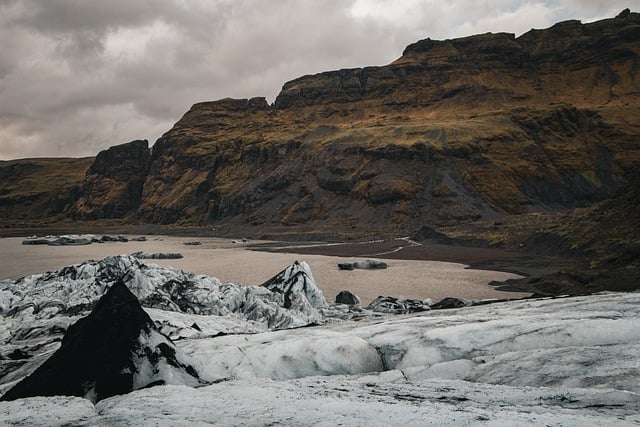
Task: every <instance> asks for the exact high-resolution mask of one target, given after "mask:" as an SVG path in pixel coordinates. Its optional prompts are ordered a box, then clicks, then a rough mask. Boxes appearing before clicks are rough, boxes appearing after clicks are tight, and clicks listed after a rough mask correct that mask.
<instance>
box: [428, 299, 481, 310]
mask: <svg viewBox="0 0 640 427" xmlns="http://www.w3.org/2000/svg"><path fill="white" fill-rule="evenodd" d="M469 305H472V304H471V302H470V301H465V300H463V299H460V298H452V297H447V298H444V299H442V300H441V301H438V302H437V303H435V304H433V305H432V306H431V308H432V309H434V310H438V309H447V308H460V307H466V306H469Z"/></svg>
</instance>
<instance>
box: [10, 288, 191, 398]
mask: <svg viewBox="0 0 640 427" xmlns="http://www.w3.org/2000/svg"><path fill="white" fill-rule="evenodd" d="M154 334H155V336H154ZM152 336H153V339H149V337H152ZM154 341H155V343H154ZM159 363H167V364H168V365H171V366H173V367H175V369H178V370H181V371H183V372H185V373H186V374H187V375H189V376H191V377H192V378H193V380H194V382H198V381H199V379H198V374H197V372H196V371H195V369H194V368H193V367H191V366H189V365H186V364H184V363H183V362H181V361H180V360H178V358H177V357H176V350H175V347H173V345H172V344H171V342H170V341H169V340H168V339H167V338H166V337H164V336H162V335H160V334H159V333H158V332H157V331H156V330H155V326H154V324H153V321H152V320H151V318H149V316H148V315H147V313H146V312H145V311H144V310H143V309H142V307H141V306H140V304H139V302H138V300H137V299H136V297H135V296H134V295H133V294H132V293H131V292H130V291H129V290H128V289H127V287H126V286H125V285H124V283H123V282H121V281H120V282H117V283H115V284H114V285H113V286H112V287H111V288H110V289H109V291H107V293H106V294H105V295H104V296H103V297H102V298H101V299H100V300H99V301H98V303H97V304H96V306H95V308H94V309H93V311H92V312H91V314H89V315H88V316H87V317H85V318H83V319H80V320H79V321H78V322H76V323H75V324H73V325H71V326H70V327H69V329H68V330H67V332H66V334H65V335H64V338H63V340H62V346H61V347H60V349H58V351H56V352H55V353H54V354H53V355H52V356H51V357H50V358H49V359H47V360H46V361H45V362H44V363H43V364H42V365H41V366H40V367H39V368H38V369H37V370H36V371H35V372H33V373H32V374H31V375H29V376H28V377H26V378H25V379H23V380H22V381H21V382H19V383H18V384H17V385H16V386H14V387H13V388H12V389H10V390H9V391H8V392H6V393H5V394H4V395H3V396H2V398H1V399H0V400H15V399H19V398H23V397H31V396H54V395H69V396H82V397H86V398H89V399H90V400H92V401H94V402H95V401H98V400H101V399H104V398H106V397H109V396H113V395H116V394H123V393H128V392H130V391H132V390H134V389H136V388H141V387H144V386H148V385H150V384H159V383H162V382H163V381H162V379H161V378H156V377H154V375H153V374H156V375H157V373H158V369H157V367H158V364H159ZM143 364H146V365H150V369H148V371H150V372H151V373H152V374H151V375H149V374H148V373H146V372H145V373H142V372H140V366H141V365H143ZM154 368H155V369H154Z"/></svg>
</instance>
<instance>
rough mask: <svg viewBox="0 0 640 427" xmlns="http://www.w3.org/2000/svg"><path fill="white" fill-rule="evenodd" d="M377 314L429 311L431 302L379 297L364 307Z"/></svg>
mask: <svg viewBox="0 0 640 427" xmlns="http://www.w3.org/2000/svg"><path fill="white" fill-rule="evenodd" d="M366 308H367V310H371V311H375V312H378V313H390V314H406V313H415V312H420V311H427V310H431V300H424V301H420V300H414V299H406V298H395V297H388V296H386V297H385V296H379V297H377V298H376V299H374V300H373V301H371V303H370V304H369V305H368V306H367V307H366Z"/></svg>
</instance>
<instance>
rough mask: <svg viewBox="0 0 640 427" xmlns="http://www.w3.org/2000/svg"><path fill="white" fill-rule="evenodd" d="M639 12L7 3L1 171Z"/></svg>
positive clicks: (415, 2) (251, 2) (244, 1)
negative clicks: (432, 42)
mask: <svg viewBox="0 0 640 427" xmlns="http://www.w3.org/2000/svg"><path fill="white" fill-rule="evenodd" d="M624 7H631V8H633V9H634V10H638V9H640V0H634V1H624V2H622V1H615V0H610V1H589V0H587V1H583V0H581V1H578V0H565V1H560V0H559V1H550V0H549V1H514V0H491V1H488V0H473V1H472V0H451V1H448V2H442V1H435V0H403V1H395V2H394V1H388V0H217V1H207V0H200V1H196V0H189V1H187V0H153V1H151V0H137V1H132V0H111V1H88V0H41V1H28V0H25V1H15V0H14V1H11V0H9V1H8V0H0V99H1V102H0V159H2V158H12V157H26V156H45V155H46V156H51V155H58V156H59V155H65V156H80V155H94V154H95V153H96V152H97V151H98V150H100V149H103V148H106V147H108V146H110V145H114V144H118V143H122V142H126V141H129V140H132V139H137V138H147V139H150V140H151V141H152V142H153V140H154V139H155V138H157V137H158V136H159V135H161V134H162V133H163V132H165V131H166V130H168V129H169V128H170V127H171V125H172V124H173V123H174V122H175V121H176V120H178V119H179V118H180V116H181V115H182V114H183V113H184V112H185V111H186V110H187V109H188V108H189V107H190V106H191V105H192V104H193V103H195V102H199V101H204V100H213V99H218V98H223V97H227V96H230V97H251V96H266V97H267V98H268V99H269V100H270V101H272V100H273V99H274V98H275V96H276V95H277V93H278V91H279V89H280V87H281V86H282V84H283V83H284V82H285V81H287V80H290V79H292V78H295V77H298V76H300V75H303V74H308V73H316V72H320V71H324V70H330V69H335V68H343V67H356V66H364V65H376V64H385V63H389V62H391V61H393V60H394V59H395V58H397V57H398V56H399V55H400V54H401V52H402V50H403V48H404V47H405V46H406V45H407V44H408V43H411V42H414V41H417V40H419V39H421V38H425V37H432V38H447V37H458V36H464V35H469V34H474V33H478V32H486V31H510V32H515V33H518V34H520V33H522V32H524V31H527V30H529V29H530V28H533V27H535V28H543V27H547V26H549V25H551V24H553V23H554V22H556V21H558V20H562V19H568V18H578V19H583V20H587V21H588V20H591V19H596V18H601V17H607V16H613V15H615V14H616V13H618V12H619V11H620V10H622V9H623V8H624Z"/></svg>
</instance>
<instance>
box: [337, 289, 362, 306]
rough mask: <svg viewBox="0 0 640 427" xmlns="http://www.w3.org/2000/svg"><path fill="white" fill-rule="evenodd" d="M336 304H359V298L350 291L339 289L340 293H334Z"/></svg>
mask: <svg viewBox="0 0 640 427" xmlns="http://www.w3.org/2000/svg"><path fill="white" fill-rule="evenodd" d="M336 304H348V305H357V304H360V298H358V295H356V294H354V293H352V292H349V291H340V293H339V294H338V295H336Z"/></svg>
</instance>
